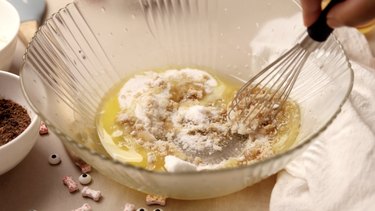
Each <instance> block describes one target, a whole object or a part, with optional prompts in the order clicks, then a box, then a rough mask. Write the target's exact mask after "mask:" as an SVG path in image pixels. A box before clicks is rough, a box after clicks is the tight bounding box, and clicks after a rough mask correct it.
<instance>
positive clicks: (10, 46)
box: [0, 1, 20, 70]
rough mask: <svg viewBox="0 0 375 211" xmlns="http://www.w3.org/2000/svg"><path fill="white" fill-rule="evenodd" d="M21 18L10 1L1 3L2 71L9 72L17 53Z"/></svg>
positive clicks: (0, 42) (0, 63) (0, 67)
mask: <svg viewBox="0 0 375 211" xmlns="http://www.w3.org/2000/svg"><path fill="white" fill-rule="evenodd" d="M19 28H20V16H19V14H18V12H17V10H16V9H15V8H14V7H13V5H12V4H10V3H9V2H8V1H0V70H9V68H10V65H11V62H12V58H13V56H14V53H15V51H16V45H17V40H18V39H17V34H18V30H19Z"/></svg>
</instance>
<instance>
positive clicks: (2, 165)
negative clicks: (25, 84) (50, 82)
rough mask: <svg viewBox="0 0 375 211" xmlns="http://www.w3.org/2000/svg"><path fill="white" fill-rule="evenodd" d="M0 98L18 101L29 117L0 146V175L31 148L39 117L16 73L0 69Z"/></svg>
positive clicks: (35, 135)
mask: <svg viewBox="0 0 375 211" xmlns="http://www.w3.org/2000/svg"><path fill="white" fill-rule="evenodd" d="M0 2H1V0H0ZM0 99H9V100H12V101H13V102H15V103H18V104H19V105H21V106H22V107H24V108H25V109H26V110H27V113H28V114H29V116H30V118H31V123H30V125H29V126H28V127H27V128H26V129H25V130H24V131H23V132H22V133H21V134H20V135H18V136H17V137H16V138H14V139H13V140H11V141H10V142H8V143H6V144H4V145H2V146H0V175H1V174H4V173H5V172H7V171H9V170H10V169H12V168H14V167H15V166H16V165H17V164H19V163H20V162H21V161H22V160H23V159H24V158H25V157H26V155H27V154H28V153H29V152H30V150H31V149H32V148H33V146H34V145H35V143H36V140H37V138H38V134H39V126H40V119H39V117H38V116H37V115H36V114H35V113H34V112H33V110H32V109H31V107H30V106H29V104H28V103H27V101H26V100H25V98H24V96H23V94H22V89H21V85H20V80H19V77H18V76H17V75H14V74H12V73H9V72H5V71H1V70H0Z"/></svg>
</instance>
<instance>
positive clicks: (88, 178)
mask: <svg viewBox="0 0 375 211" xmlns="http://www.w3.org/2000/svg"><path fill="white" fill-rule="evenodd" d="M91 180H92V178H91V176H90V174H81V176H79V178H78V181H79V183H81V184H82V185H87V184H89V183H90V182H91Z"/></svg>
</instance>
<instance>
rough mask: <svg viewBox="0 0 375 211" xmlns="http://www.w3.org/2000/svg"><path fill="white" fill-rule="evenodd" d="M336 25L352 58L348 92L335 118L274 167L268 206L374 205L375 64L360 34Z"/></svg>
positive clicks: (369, 207)
mask: <svg viewBox="0 0 375 211" xmlns="http://www.w3.org/2000/svg"><path fill="white" fill-rule="evenodd" d="M337 31H339V33H337V35H338V38H339V40H341V42H342V43H343V45H344V49H345V51H346V53H347V55H349V58H351V59H352V60H355V61H356V62H353V61H352V62H351V63H352V67H353V70H354V75H355V77H354V86H353V90H352V93H351V94H350V96H349V99H348V101H347V102H346V103H345V104H344V106H343V108H342V111H341V113H340V114H339V115H338V116H337V118H336V119H335V120H334V122H333V123H332V124H331V125H330V126H329V127H328V128H327V129H326V130H325V131H324V132H323V133H322V134H321V135H320V136H319V137H317V138H316V140H315V141H314V142H313V144H312V145H311V146H310V147H309V148H308V149H307V150H306V151H305V152H304V153H303V154H302V155H301V156H299V157H298V158H297V159H296V160H294V161H293V162H291V163H290V164H288V165H287V167H286V168H285V169H284V170H282V171H281V172H279V173H278V175H277V181H276V184H275V186H274V189H273V191H272V194H271V201H270V210H277V211H278V210H288V211H289V210H340V211H341V210H344V211H346V210H355V211H357V210H361V211H362V210H375V70H374V69H371V68H367V67H366V66H374V63H373V62H374V60H373V58H372V56H371V52H370V51H369V48H368V45H367V43H366V40H365V39H364V38H363V36H362V35H361V34H359V33H357V32H354V31H353V30H352V29H342V30H337ZM357 62H358V63H361V64H365V65H366V66H362V65H359V64H358V63H357Z"/></svg>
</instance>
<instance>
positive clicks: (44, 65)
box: [20, 0, 353, 199]
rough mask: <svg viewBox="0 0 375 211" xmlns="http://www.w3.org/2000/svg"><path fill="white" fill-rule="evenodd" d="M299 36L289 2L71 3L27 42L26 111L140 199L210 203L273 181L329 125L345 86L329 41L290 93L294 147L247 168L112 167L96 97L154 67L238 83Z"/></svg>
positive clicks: (341, 64)
mask: <svg viewBox="0 0 375 211" xmlns="http://www.w3.org/2000/svg"><path fill="white" fill-rule="evenodd" d="M303 31H304V27H303V26H302V17H301V14H300V8H299V6H298V4H297V3H295V2H294V1H279V0H265V1H255V0H254V1H250V0H237V1H232V0H128V1H114V0H113V1H91V0H81V1H75V2H73V3H71V4H69V5H67V6H66V7H65V8H62V9H61V10H60V11H59V12H58V13H56V14H54V15H53V16H52V18H51V19H49V20H47V21H46V22H45V23H44V24H43V26H42V27H41V28H40V29H39V31H38V32H37V34H36V36H35V37H34V38H33V40H32V41H31V43H30V45H29V47H28V49H27V52H26V54H25V57H24V64H23V67H22V70H21V72H20V76H21V83H22V87H23V91H24V93H25V95H26V97H27V99H28V101H29V103H30V104H31V105H32V106H33V109H34V110H35V111H36V112H37V113H38V114H39V115H40V116H41V117H42V119H44V120H45V122H46V124H47V125H48V126H49V127H50V128H51V129H52V130H54V131H55V133H56V134H57V135H58V136H59V137H60V138H61V140H62V142H63V143H64V145H65V146H66V148H67V149H68V150H70V151H71V152H72V153H74V154H76V155H78V156H79V157H81V158H82V159H83V160H85V161H86V162H87V163H89V164H91V165H92V166H93V167H94V168H95V169H96V170H97V171H99V172H100V173H102V174H104V175H106V176H108V177H109V178H111V179H113V180H115V181H117V182H119V183H121V184H123V185H126V186H128V187H131V188H133V189H136V190H139V191H142V192H145V193H150V194H158V195H164V196H167V197H171V198H178V199H203V198H211V197H218V196H222V195H226V194H230V193H233V192H236V191H239V190H241V189H243V188H245V187H247V186H249V185H252V184H254V183H256V182H258V181H260V180H262V179H264V178H266V177H268V176H270V175H272V174H275V173H276V172H278V171H279V170H281V169H282V168H283V167H285V165H286V164H287V163H288V162H289V161H291V160H292V159H293V158H295V157H296V156H297V155H299V154H300V153H301V152H302V151H303V150H304V149H306V147H307V146H308V145H309V143H311V141H312V140H313V139H314V137H316V136H317V135H318V134H319V133H321V132H322V131H323V130H324V129H325V128H326V127H327V126H328V125H329V124H330V123H331V122H332V121H333V120H334V118H335V116H336V115H337V114H338V113H339V111H340V108H341V106H342V104H343V103H344V101H345V100H346V98H347V97H348V95H349V93H350V90H351V87H352V81H353V73H352V70H351V68H350V64H349V62H348V60H347V58H346V57H345V54H344V52H343V50H342V48H341V45H340V44H339V43H338V42H337V41H336V39H335V37H334V36H331V37H330V38H329V39H328V40H327V41H326V43H325V44H324V46H323V47H322V48H321V49H319V50H317V51H315V52H314V53H313V54H312V55H311V56H310V57H309V59H308V61H307V63H306V65H305V67H304V69H303V70H302V72H301V75H300V78H299V80H298V81H297V83H296V85H295V88H294V89H293V91H292V93H291V98H292V99H294V100H295V101H297V102H298V103H299V105H300V108H301V115H302V117H301V118H302V119H301V129H300V133H299V135H298V138H297V141H296V143H295V144H294V145H293V146H292V147H291V148H290V149H289V150H286V151H285V152H284V153H280V154H277V155H276V156H274V157H271V158H269V159H266V160H263V161H261V162H257V163H255V164H252V165H249V166H245V167H239V168H234V169H220V170H214V171H204V172H181V173H167V172H159V173H158V172H152V171H148V170H144V169H140V168H137V167H134V166H131V165H126V164H123V163H120V162H116V161H114V160H113V159H111V158H110V156H109V155H108V154H107V153H106V152H105V150H104V148H103V147H102V146H101V144H100V141H99V139H98V135H97V133H96V128H95V115H96V114H97V110H98V107H99V104H100V102H101V99H102V97H103V96H105V95H106V92H107V91H108V90H109V89H110V88H111V87H112V86H113V85H114V84H116V83H118V82H119V81H121V79H123V78H124V77H126V76H129V75H132V74H135V73H136V72H139V71H144V70H152V69H155V68H156V69H160V68H163V69H167V68H168V67H172V68H176V67H177V68H178V67H198V68H202V69H208V70H210V71H211V72H215V71H216V72H219V73H221V74H225V75H230V76H232V77H236V78H238V79H240V80H243V81H246V80H248V79H249V78H250V77H251V76H253V75H254V74H255V73H257V72H258V71H260V70H261V68H263V67H265V65H266V64H268V63H269V62H270V61H271V60H272V59H275V58H277V57H278V56H279V55H280V54H281V53H282V52H283V51H285V50H286V49H288V48H290V47H292V45H294V44H295V42H296V40H297V39H298V38H299V35H300V34H301V33H302V32H303Z"/></svg>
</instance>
